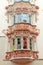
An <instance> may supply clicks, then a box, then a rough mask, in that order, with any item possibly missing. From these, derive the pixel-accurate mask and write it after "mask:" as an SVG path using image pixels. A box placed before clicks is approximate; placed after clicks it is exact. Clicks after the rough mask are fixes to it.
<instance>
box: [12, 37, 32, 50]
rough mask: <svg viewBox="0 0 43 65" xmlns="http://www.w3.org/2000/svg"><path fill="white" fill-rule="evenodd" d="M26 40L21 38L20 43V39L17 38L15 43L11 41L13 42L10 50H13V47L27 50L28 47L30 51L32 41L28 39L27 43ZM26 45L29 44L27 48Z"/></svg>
mask: <svg viewBox="0 0 43 65" xmlns="http://www.w3.org/2000/svg"><path fill="white" fill-rule="evenodd" d="M27 40H28V39H27V37H26V36H24V37H23V40H22V41H21V38H17V40H16V41H15V39H13V42H12V50H14V49H15V47H17V49H21V48H23V49H28V47H29V48H30V50H32V41H33V39H32V38H30V39H29V42H27ZM22 42H23V44H22ZM28 44H29V46H28Z"/></svg>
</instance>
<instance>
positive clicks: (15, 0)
mask: <svg viewBox="0 0 43 65" xmlns="http://www.w3.org/2000/svg"><path fill="white" fill-rule="evenodd" d="M19 1H26V2H27V1H28V2H31V1H32V0H14V2H19Z"/></svg>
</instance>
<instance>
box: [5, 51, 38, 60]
mask: <svg viewBox="0 0 43 65" xmlns="http://www.w3.org/2000/svg"><path fill="white" fill-rule="evenodd" d="M5 59H6V60H13V59H14V60H15V59H38V52H36V51H31V50H15V51H12V52H6V56H5Z"/></svg>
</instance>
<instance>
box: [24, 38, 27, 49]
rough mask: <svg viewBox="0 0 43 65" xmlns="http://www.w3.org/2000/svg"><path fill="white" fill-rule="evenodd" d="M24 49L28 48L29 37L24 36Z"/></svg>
mask: <svg viewBox="0 0 43 65" xmlns="http://www.w3.org/2000/svg"><path fill="white" fill-rule="evenodd" d="M23 49H27V38H26V37H23Z"/></svg>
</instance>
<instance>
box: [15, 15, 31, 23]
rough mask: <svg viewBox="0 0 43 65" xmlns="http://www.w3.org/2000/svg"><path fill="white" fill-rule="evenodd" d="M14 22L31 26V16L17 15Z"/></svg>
mask: <svg viewBox="0 0 43 65" xmlns="http://www.w3.org/2000/svg"><path fill="white" fill-rule="evenodd" d="M15 21H16V23H20V22H21V21H22V22H24V23H30V24H31V16H30V15H28V14H17V15H15Z"/></svg>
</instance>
